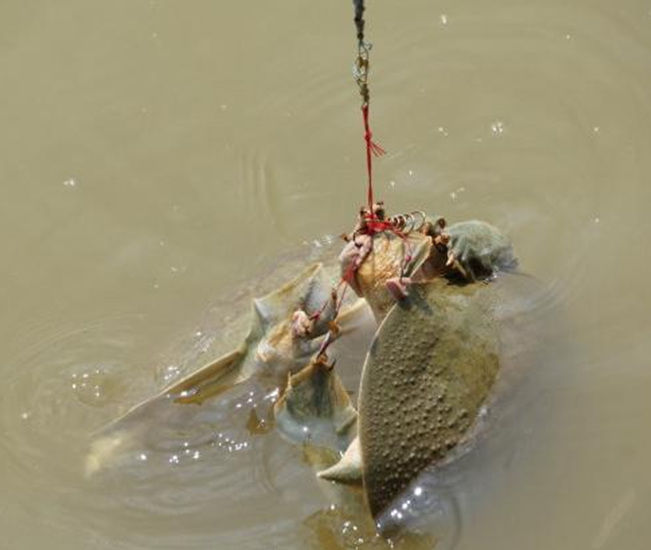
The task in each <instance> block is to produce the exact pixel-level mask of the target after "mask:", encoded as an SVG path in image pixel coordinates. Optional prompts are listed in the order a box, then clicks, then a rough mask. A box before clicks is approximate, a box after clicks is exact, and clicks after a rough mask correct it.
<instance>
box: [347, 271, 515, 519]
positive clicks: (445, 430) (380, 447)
mask: <svg viewBox="0 0 651 550" xmlns="http://www.w3.org/2000/svg"><path fill="white" fill-rule="evenodd" d="M501 287H502V281H501V280H497V281H495V282H493V283H490V284H485V283H475V284H469V285H465V286H458V285H454V284H451V283H449V282H448V281H447V280H445V279H435V280H433V281H431V282H429V283H425V284H422V285H420V284H419V285H413V286H412V287H411V288H410V290H409V296H408V298H407V299H405V300H403V301H401V302H400V303H398V304H396V305H395V306H394V307H393V309H392V310H391V311H390V312H389V313H388V315H387V316H386V318H385V319H384V321H383V323H382V324H381V326H380V328H379V329H378V332H377V334H376V336H375V338H374V340H373V343H372V344H371V348H370V350H369V353H368V356H367V359H366V362H365V365H364V369H363V373H362V380H361V386H360V398H359V435H360V443H361V453H362V463H363V479H364V487H365V491H366V494H367V498H368V503H369V508H370V510H371V513H372V514H373V516H374V517H378V515H380V514H381V513H382V512H383V511H384V510H385V509H386V508H387V506H388V505H389V504H390V503H391V501H392V500H393V499H394V498H395V497H396V496H398V495H399V494H400V493H401V492H402V491H403V490H404V489H405V488H406V487H407V486H408V484H409V483H410V482H411V481H412V480H413V479H414V478H415V477H416V476H417V475H418V474H419V473H420V472H421V471H422V470H423V469H425V468H426V467H428V466H430V465H432V464H436V463H438V462H440V461H441V460H443V459H444V457H446V455H448V454H449V453H451V451H453V450H454V449H455V447H457V446H458V445H459V443H460V442H462V440H463V439H464V437H465V436H466V435H467V434H468V432H469V429H470V428H471V427H472V426H473V424H474V423H475V421H476V419H477V417H478V415H479V413H480V409H481V407H482V405H483V404H484V403H485V402H486V401H487V398H488V396H489V394H490V392H491V389H492V388H493V385H494V383H495V380H496V376H497V373H498V370H499V368H500V360H499V352H500V350H499V326H498V324H499V323H498V321H497V319H496V315H497V314H496V307H495V306H496V304H497V303H498V301H499V300H500V294H501V292H500V289H501Z"/></svg>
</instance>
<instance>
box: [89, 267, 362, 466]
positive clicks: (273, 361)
mask: <svg viewBox="0 0 651 550" xmlns="http://www.w3.org/2000/svg"><path fill="white" fill-rule="evenodd" d="M337 309H338V307H337V305H336V303H335V296H334V295H333V293H332V286H331V283H330V280H329V278H328V277H327V276H326V274H325V272H324V268H323V266H322V265H321V264H314V265H311V266H309V267H308V268H306V269H305V270H304V271H303V272H302V273H300V274H299V275H298V276H297V277H296V278H294V279H293V280H292V281H290V282H288V283H287V284H285V285H284V286H282V287H281V288H279V289H278V290H276V291H274V292H271V293H270V294H268V295H266V296H263V297H261V298H256V299H254V300H253V308H252V310H253V311H252V320H251V325H250V329H249V332H248V335H247V336H246V338H245V339H244V341H243V342H242V343H241V344H240V345H239V346H238V347H237V348H235V349H234V350H233V351H231V352H229V353H227V354H225V355H223V356H221V357H219V358H218V359H217V360H215V361H212V362H210V363H208V364H207V365H205V366H203V367H201V368H200V369H199V370H197V371H196V372H194V373H192V374H190V375H189V376H187V377H185V378H183V379H182V380H181V381H179V382H176V383H174V384H172V385H171V386H169V387H167V388H165V389H164V390H162V391H161V392H159V393H158V394H157V395H155V396H154V397H152V398H150V399H147V400H146V401H144V402H142V403H140V404H138V405H136V406H134V407H132V408H131V409H129V411H127V412H126V413H125V414H124V415H122V416H121V417H120V418H118V419H116V420H114V421H113V422H111V423H110V424H109V425H108V426H106V427H105V428H103V429H102V430H101V432H100V433H99V434H98V438H97V439H95V441H94V442H93V443H92V445H91V450H90V453H89V455H88V456H87V461H86V471H87V473H88V474H91V473H93V472H95V471H97V470H98V469H100V468H101V467H102V465H103V464H104V463H105V461H106V459H107V458H108V456H109V455H110V454H113V453H114V452H115V450H116V449H117V448H120V447H122V446H126V445H127V443H128V442H130V440H131V439H133V437H135V434H136V433H139V431H146V425H147V424H148V423H150V422H151V421H155V422H156V423H157V424H163V423H165V422H168V421H169V422H175V421H176V420H178V418H179V416H180V415H182V414H184V413H182V412H181V411H182V408H184V407H185V406H187V405H193V404H194V405H201V404H202V403H203V402H204V401H206V400H208V399H210V398H213V397H215V396H218V395H219V394H221V393H222V392H224V391H226V390H228V389H229V388H232V387H233V386H235V385H237V384H240V383H242V382H244V381H246V380H248V379H250V378H252V377H256V378H258V379H260V380H261V381H263V383H264V384H266V385H270V386H274V387H276V388H277V387H281V386H282V385H283V384H284V382H285V381H286V380H287V376H288V374H290V373H294V372H296V371H298V370H300V369H301V368H302V367H303V366H304V365H305V364H306V363H307V362H308V360H309V358H310V357H311V356H312V355H314V354H315V352H317V351H318V350H319V349H320V348H321V346H322V345H323V343H324V341H325V339H326V338H331V337H332V334H331V333H332V332H333V331H331V330H330V328H331V323H332V322H333V321H334V318H335V315H336V313H337ZM366 310H367V307H366V305H365V304H364V302H363V300H358V301H357V302H355V303H354V304H352V305H350V306H349V307H347V308H345V309H344V310H343V311H342V312H341V314H339V315H338V318H339V319H340V320H341V321H340V324H341V329H340V334H341V333H346V332H347V331H350V330H353V329H354V328H355V327H356V323H357V321H358V320H359V318H360V317H362V316H363V315H364V313H365V311H366ZM143 420H145V421H144V422H143Z"/></svg>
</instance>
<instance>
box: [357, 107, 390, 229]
mask: <svg viewBox="0 0 651 550" xmlns="http://www.w3.org/2000/svg"><path fill="white" fill-rule="evenodd" d="M362 117H363V119H364V140H365V141H366V171H367V173H368V190H367V200H368V210H369V212H370V213H371V217H372V218H374V217H375V216H374V215H373V204H375V201H374V200H373V162H372V157H373V156H376V157H380V156H382V155H384V154H385V153H386V151H385V150H384V149H382V147H380V146H379V145H378V144H377V143H375V142H374V141H373V134H372V133H371V127H370V125H369V122H368V103H366V104H364V105H362Z"/></svg>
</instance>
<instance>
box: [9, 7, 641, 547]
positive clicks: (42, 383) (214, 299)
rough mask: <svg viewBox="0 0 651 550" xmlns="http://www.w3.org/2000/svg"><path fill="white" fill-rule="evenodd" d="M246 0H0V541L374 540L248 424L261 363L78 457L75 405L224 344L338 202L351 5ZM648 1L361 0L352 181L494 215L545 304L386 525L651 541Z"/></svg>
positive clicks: (493, 537)
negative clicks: (474, 424) (523, 368)
mask: <svg viewBox="0 0 651 550" xmlns="http://www.w3.org/2000/svg"><path fill="white" fill-rule="evenodd" d="M251 7H252V6H250V5H249V4H237V3H233V2H229V3H224V2H222V3H214V2H207V1H203V0H195V1H194V2H190V3H187V4H183V6H181V5H180V4H178V3H172V2H161V1H157V0H135V1H129V2H127V1H124V0H120V1H116V2H105V3H88V2H85V1H82V0H67V1H66V2H63V3H57V4H56V5H55V4H54V3H51V4H44V3H30V4H29V5H25V3H23V2H19V1H18V0H6V1H5V2H3V3H2V6H1V7H0V28H1V30H2V32H0V64H1V66H2V73H3V75H4V80H3V81H4V83H5V85H4V86H3V87H2V88H1V89H0V100H1V101H0V122H1V124H2V128H3V129H4V132H0V147H1V148H2V151H3V162H2V164H1V165H0V185H1V188H2V191H3V200H2V201H0V243H1V244H2V251H3V264H2V268H0V280H1V281H2V284H1V285H0V303H2V304H3V309H2V311H3V313H2V314H1V315H0V338H1V341H2V342H3V345H2V348H1V350H0V373H1V374H2V380H3V389H4V395H3V399H2V401H1V403H0V412H1V420H0V427H1V429H2V435H3V437H2V439H1V440H0V462H1V463H2V464H3V466H4V467H3V469H2V473H0V480H1V482H2V487H3V491H2V496H1V497H0V527H1V528H2V532H3V534H4V536H5V540H8V541H11V545H10V546H11V547H12V548H36V547H41V546H46V545H47V547H50V548H66V549H73V548H111V549H114V548H124V549H135V548H151V547H153V546H155V547H157V548H181V547H183V548H214V547H219V548H262V547H274V548H275V547H278V548H304V547H314V548H354V547H361V548H374V547H383V546H384V547H386V543H385V542H383V541H381V540H379V539H377V538H375V537H374V536H373V534H372V526H369V525H366V524H365V523H364V521H366V520H364V519H363V516H359V515H358V516H355V515H354V514H353V515H346V513H344V512H343V511H342V510H340V509H335V510H331V509H330V508H329V505H330V504H331V501H330V499H329V498H328V496H327V495H326V494H324V493H323V491H321V489H320V487H319V485H318V484H317V482H316V480H315V478H314V475H313V472H312V469H311V467H310V466H309V465H308V464H307V463H306V459H305V457H304V455H303V452H302V450H301V449H300V448H296V447H292V446H291V445H289V444H287V443H286V442H285V441H283V440H282V439H281V438H280V437H279V436H278V435H277V434H276V433H275V431H273V430H271V431H269V432H267V433H256V431H255V430H253V433H252V432H251V431H250V430H248V429H247V425H248V426H249V427H250V426H251V425H252V424H251V419H250V417H249V416H248V413H249V411H250V409H248V410H246V409H247V408H246V407H244V406H241V407H239V408H238V407H237V405H238V404H242V403H245V404H246V402H247V401H248V399H252V401H253V402H254V403H256V404H258V407H256V410H257V412H258V420H260V419H263V420H264V419H265V418H266V416H265V415H266V414H267V411H266V410H264V409H265V407H264V403H265V396H266V392H265V388H260V387H255V386H251V387H246V388H239V389H238V392H234V393H232V394H229V397H228V399H227V400H226V401H225V402H223V403H222V404H221V405H220V406H219V407H214V408H212V409H210V410H209V411H206V412H205V413H202V414H204V418H201V419H200V420H201V422H198V423H196V424H192V430H191V431H190V432H186V431H177V432H170V433H162V434H161V432H160V431H157V430H155V429H152V431H151V433H147V434H146V435H147V436H148V437H147V438H145V439H143V440H139V441H138V443H137V444H134V445H133V446H132V448H129V447H128V446H127V452H125V453H122V454H120V455H119V457H120V460H118V461H117V462H116V463H115V465H114V466H113V467H109V468H106V469H105V470H103V471H102V472H101V474H99V475H96V476H91V477H90V478H86V477H85V476H84V457H85V456H86V453H87V451H88V445H89V442H90V440H91V437H92V434H94V433H96V432H97V430H99V429H100V428H101V427H102V426H103V425H105V423H106V422H108V421H110V420H111V419H112V418H115V417H116V416H118V415H119V414H121V413H123V412H124V411H125V410H127V409H128V408H129V407H130V406H131V405H133V404H134V403H137V402H139V401H140V400H142V399H143V398H145V397H147V396H149V395H152V394H153V393H154V392H155V391H156V390H158V389H160V388H161V387H162V386H164V385H165V384H167V383H169V381H171V380H173V379H175V378H178V377H179V376H181V375H183V373H187V372H188V371H189V370H191V369H192V368H195V367H196V366H197V365H198V364H201V363H203V362H204V361H205V360H207V359H209V358H212V357H215V356H217V355H218V354H220V353H222V352H224V351H226V350H227V349H229V348H230V346H231V345H232V343H233V342H234V341H236V340H237V339H238V338H239V336H240V335H241V331H242V330H245V328H246V318H245V316H244V314H245V313H246V311H247V310H248V307H249V299H250V297H251V296H255V295H260V294H261V293H262V291H264V290H268V289H270V288H273V287H274V286H275V285H277V284H278V282H279V281H281V280H283V279H285V278H287V275H288V274H290V273H293V272H294V271H295V270H296V269H297V268H298V266H301V265H305V264H306V263H307V262H309V261H311V260H313V259H315V258H317V257H319V256H320V255H322V254H323V253H324V250H326V251H327V250H330V252H326V254H331V255H332V254H334V251H335V249H336V247H337V246H338V244H337V242H336V239H334V238H333V237H332V236H333V235H338V234H339V233H341V232H342V231H344V230H346V229H349V226H350V222H351V220H352V218H353V217H354V213H355V212H356V210H357V207H358V206H359V203H361V202H362V201H363V195H364V190H363V180H364V175H363V169H364V165H363V149H362V146H363V142H362V137H361V121H360V120H359V118H360V117H359V113H358V112H357V109H358V98H357V96H356V90H355V87H354V83H353V82H352V78H351V77H350V71H349V67H350V66H351V63H352V58H353V56H354V44H353V42H354V41H353V26H352V22H351V18H352V8H351V6H350V5H349V3H347V2H342V3H339V4H337V5H335V4H333V5H329V6H327V9H326V7H325V6H316V5H315V6H311V8H310V9H309V10H305V9H303V8H304V6H303V5H302V4H300V3H299V2H298V1H297V0H281V1H279V2H275V3H274V4H273V7H271V6H270V5H266V4H263V3H259V5H255V6H253V7H254V8H255V9H254V10H251ZM649 9H650V8H649V5H647V4H645V3H644V2H641V1H638V0H625V1H623V2H619V3H613V2H607V1H606V0H597V1H592V2H587V1H585V0H579V1H578V2H574V3H572V4H567V3H566V2H561V1H559V0H551V1H550V2H545V3H544V4H543V3H541V4H539V5H534V4H531V3H517V2H512V1H510V0H499V1H498V2H497V3H491V4H490V5H489V4H486V5H478V4H477V3H476V2H470V1H469V0H461V1H458V2H455V3H454V4H453V5H452V4H449V3H443V2H440V1H438V0H436V1H434V2H432V1H429V0H417V1H416V2H413V3H410V4H409V5H408V6H407V5H400V6H398V5H395V4H393V3H388V2H387V3H382V2H380V3H377V4H375V3H374V4H373V5H372V6H369V12H368V28H367V32H368V36H369V37H370V38H371V39H372V40H373V41H374V42H375V48H374V50H373V59H372V63H373V66H372V72H371V86H372V92H373V100H372V101H373V107H372V108H373V124H374V130H375V132H376V134H377V138H378V141H379V142H380V143H382V145H383V146H384V147H385V148H387V149H388V151H389V154H388V155H387V157H385V158H384V159H382V161H381V162H380V163H379V164H378V165H377V169H376V173H377V178H378V179H377V192H376V193H377V194H378V195H379V196H381V197H382V198H383V199H384V200H385V201H386V202H387V205H388V207H389V208H390V209H391V210H392V211H409V210H413V209H414V208H423V209H425V210H428V211H430V212H433V213H438V214H441V215H444V216H445V217H446V218H447V219H448V221H450V222H454V221H459V220H463V219H468V218H474V217H477V218H482V219H486V220H488V221H491V222H492V223H494V224H495V225H498V226H500V227H502V228H504V229H506V230H507V231H508V232H509V234H510V235H511V236H512V237H513V240H514V243H515V248H516V251H517V252H518V255H519V257H520V263H521V266H522V267H523V270H524V271H526V272H527V273H529V274H532V275H535V276H536V278H537V279H539V280H540V281H541V285H542V287H543V289H544V292H543V294H542V296H543V298H542V299H541V300H540V303H537V304H536V307H538V308H540V310H541V311H545V312H548V313H549V314H550V315H552V316H554V322H552V323H551V327H550V334H549V335H548V338H546V339H545V342H549V344H548V345H546V348H548V349H545V353H543V354H542V359H541V361H540V364H539V365H538V364H537V365H536V372H535V373H534V375H533V376H531V377H530V378H528V379H527V380H526V381H524V382H523V383H522V384H520V385H518V386H517V388H516V390H517V391H514V392H513V397H512V398H509V399H506V400H505V402H504V404H503V408H502V409H501V411H502V412H501V414H500V418H499V419H497V420H498V422H497V423H496V426H498V428H496V429H494V430H492V431H490V434H489V435H488V436H487V437H485V438H483V439H482V440H481V441H479V442H478V445H477V446H476V448H475V449H474V450H473V451H472V452H471V453H469V454H468V455H467V456H465V457H464V459H463V460H462V461H460V462H459V464H457V465H456V466H454V467H453V468H449V469H441V470H438V471H435V472H432V473H429V474H427V476H425V477H424V478H423V479H422V480H419V483H421V485H419V487H420V488H421V489H422V491H423V492H422V493H421V495H422V496H423V497H426V498H425V500H423V501H422V503H421V504H419V502H420V501H417V500H416V499H413V498H412V500H411V502H410V504H409V505H408V507H407V508H408V509H409V510H415V511H414V512H413V513H414V533H415V534H413V535H410V536H411V538H406V539H405V540H402V541H398V542H397V543H396V546H398V547H400V546H402V547H404V548H422V547H425V548H428V547H431V546H432V545H433V544H434V540H436V541H438V544H439V548H443V547H446V546H456V547H457V548H478V547H481V548H484V549H490V548H500V549H503V548H557V549H575V548H592V549H596V550H602V549H609V548H613V549H615V548H617V549H619V548H627V549H637V548H646V546H647V541H648V539H649V537H650V536H651V531H650V528H649V527H648V522H647V521H646V515H647V514H646V512H647V510H648V507H649V505H650V504H651V502H650V500H651V498H650V497H649V495H650V494H651V493H650V491H649V482H648V481H647V479H648V475H646V473H647V469H648V463H649V458H650V455H651V446H650V445H649V439H648V437H647V429H646V428H647V427H646V422H645V420H646V418H648V416H649V412H650V405H649V400H648V391H647V388H648V387H649V383H650V382H651V380H650V376H651V375H650V374H649V370H648V368H647V366H648V356H649V353H650V352H651V349H650V346H649V339H648V337H647V335H648V332H649V329H651V326H650V322H649V315H648V310H649V300H648V298H647V295H648V293H647V292H646V281H647V280H648V279H649V275H650V272H649V271H650V266H651V264H649V262H648V261H646V258H645V236H646V235H648V234H649V229H650V228H649V223H650V222H649V218H648V216H647V204H648V202H649V191H648V189H649V185H648V175H649V174H650V173H651V160H650V157H649V155H648V154H647V151H648V150H649V148H650V147H651V132H649V128H650V127H651V107H650V105H651V104H650V103H649V100H648V97H649V94H648V90H649V89H650V88H651V71H649V67H650V66H651V17H650V15H649V14H650V12H649ZM330 246H332V248H329V247H330ZM561 317H562V320H561V319H560V318H561ZM242 319H244V320H242ZM359 348H363V344H362V343H358V342H357V343H355V344H351V361H350V363H351V365H352V364H353V363H354V361H353V360H352V357H353V356H354V355H355V353H359ZM354 381H355V372H354V368H352V366H351V370H350V371H349V372H346V373H344V382H345V383H346V386H347V388H349V389H350V390H352V391H354V389H355V387H354ZM240 390H241V391H240ZM251 392H253V393H251ZM250 404H251V403H250ZM258 409H259V410H258ZM259 432H266V430H265V429H260V430H259ZM186 443H187V445H186ZM143 457H144V458H143ZM414 489H415V488H414ZM406 498H411V497H409V496H407V497H406ZM400 506H402V504H400ZM419 506H420V508H419ZM419 510H421V511H419ZM422 510H425V511H422ZM406 512H407V509H405V513H406Z"/></svg>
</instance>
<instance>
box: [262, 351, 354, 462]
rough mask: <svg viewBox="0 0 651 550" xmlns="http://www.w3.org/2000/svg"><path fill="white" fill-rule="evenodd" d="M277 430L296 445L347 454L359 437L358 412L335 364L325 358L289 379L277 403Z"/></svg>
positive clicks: (275, 410)
mask: <svg viewBox="0 0 651 550" xmlns="http://www.w3.org/2000/svg"><path fill="white" fill-rule="evenodd" d="M274 415H275V418H276V427H277V428H278V430H279V431H280V433H281V434H282V435H283V436H284V437H285V438H286V439H289V440H290V441H292V442H293V443H299V444H303V443H309V444H310V445H312V446H318V447H326V448H329V449H332V450H334V451H335V452H338V451H343V450H345V449H346V447H348V445H349V444H350V441H351V440H352V439H353V437H355V433H356V427H357V412H356V411H355V408H354V407H353V405H352V403H351V402H350V397H349V395H348V392H347V391H346V389H345V388H344V386H343V384H342V382H341V380H340V379H339V376H338V375H337V373H336V372H335V368H334V365H332V364H330V365H329V364H327V363H325V361H324V360H323V359H321V358H315V359H312V360H311V361H310V362H309V363H308V365H307V366H306V367H305V368H303V369H302V370H301V371H299V372H298V373H296V374H294V375H290V376H289V377H288V379H287V386H286V387H285V390H284V392H283V394H282V395H281V397H280V398H279V399H278V401H276V403H275V404H274Z"/></svg>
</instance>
